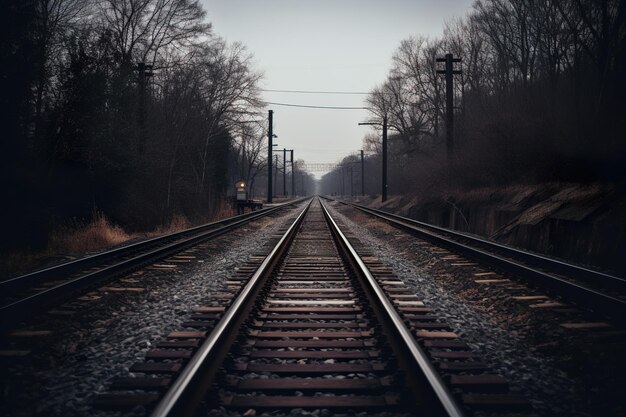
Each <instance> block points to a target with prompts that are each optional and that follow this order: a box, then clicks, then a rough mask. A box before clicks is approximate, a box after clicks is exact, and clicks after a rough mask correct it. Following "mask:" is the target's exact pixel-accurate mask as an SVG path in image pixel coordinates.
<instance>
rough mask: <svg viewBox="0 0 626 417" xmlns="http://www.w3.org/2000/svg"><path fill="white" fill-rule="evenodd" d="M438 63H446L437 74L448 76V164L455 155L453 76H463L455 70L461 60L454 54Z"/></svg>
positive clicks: (459, 71)
mask: <svg viewBox="0 0 626 417" xmlns="http://www.w3.org/2000/svg"><path fill="white" fill-rule="evenodd" d="M437 62H445V63H446V68H445V69H444V70H437V74H445V76H446V157H447V158H448V162H450V161H451V160H452V156H453V154H454V85H453V75H454V74H461V70H455V69H454V63H455V62H461V58H453V57H452V54H446V57H445V58H437Z"/></svg>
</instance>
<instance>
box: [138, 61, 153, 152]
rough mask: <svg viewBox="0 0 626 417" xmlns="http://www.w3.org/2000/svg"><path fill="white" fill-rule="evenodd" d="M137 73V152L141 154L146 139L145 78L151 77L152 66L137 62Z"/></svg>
mask: <svg viewBox="0 0 626 417" xmlns="http://www.w3.org/2000/svg"><path fill="white" fill-rule="evenodd" d="M137 72H138V73H139V152H141V153H143V151H144V149H145V146H146V142H147V137H148V131H147V129H146V84H147V82H146V78H147V77H152V75H153V74H152V65H146V63H145V62H139V63H137Z"/></svg>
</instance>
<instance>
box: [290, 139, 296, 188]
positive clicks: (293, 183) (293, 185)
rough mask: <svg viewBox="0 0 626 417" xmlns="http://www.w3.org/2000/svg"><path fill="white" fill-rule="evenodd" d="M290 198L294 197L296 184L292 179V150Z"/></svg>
mask: <svg viewBox="0 0 626 417" xmlns="http://www.w3.org/2000/svg"><path fill="white" fill-rule="evenodd" d="M291 196H292V197H295V196H296V183H295V182H294V178H293V149H292V150H291Z"/></svg>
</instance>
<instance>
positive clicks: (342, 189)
mask: <svg viewBox="0 0 626 417" xmlns="http://www.w3.org/2000/svg"><path fill="white" fill-rule="evenodd" d="M344 177H345V175H344V174H343V165H342V166H341V196H342V197H343V196H344V195H345V191H344Z"/></svg>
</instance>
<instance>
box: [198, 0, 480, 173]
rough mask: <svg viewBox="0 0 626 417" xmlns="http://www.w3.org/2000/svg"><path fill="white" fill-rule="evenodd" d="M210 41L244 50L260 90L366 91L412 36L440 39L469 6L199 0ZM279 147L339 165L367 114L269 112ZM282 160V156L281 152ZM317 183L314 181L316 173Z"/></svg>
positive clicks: (357, 144)
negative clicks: (240, 46) (256, 72)
mask: <svg viewBox="0 0 626 417" xmlns="http://www.w3.org/2000/svg"><path fill="white" fill-rule="evenodd" d="M202 1H203V4H204V7H205V10H206V11H207V20H208V21H210V22H211V23H212V24H213V29H214V31H215V33H216V34H218V35H220V36H222V37H223V38H225V39H226V40H227V41H229V42H235V41H239V42H242V43H244V44H245V45H246V46H247V47H248V50H249V51H250V52H251V53H252V54H254V61H255V64H256V68H257V69H258V70H261V71H262V72H263V73H264V80H263V83H262V86H263V88H265V89H278V90H313V91H354V92H367V91H369V90H370V89H371V88H372V87H374V86H376V85H377V84H380V83H382V82H383V81H384V80H385V77H386V75H387V72H388V71H389V68H390V65H391V55H392V53H393V52H394V50H395V49H396V48H397V47H398V45H399V43H400V41H401V40H402V39H405V38H407V37H409V36H411V35H417V34H423V35H427V36H431V37H437V36H440V35H441V33H442V30H443V26H444V23H445V22H446V21H449V20H450V19H453V18H455V17H462V16H464V15H465V14H466V13H467V12H468V11H469V10H470V8H471V4H472V2H473V0H445V1H442V0H314V1H313V0H202ZM263 97H264V99H265V100H266V101H271V102H280V103H293V104H304V105H321V106H350V107H351V106H354V107H362V106H363V105H364V103H363V100H364V98H365V96H364V95H330V94H287V93H275V92H264V93H263ZM268 109H272V110H274V132H275V133H276V134H277V135H278V139H275V140H276V141H277V143H278V144H279V148H280V149H282V148H283V147H286V148H288V149H290V148H293V149H294V150H295V151H294V152H295V155H294V157H295V159H304V160H305V161H307V162H308V163H312V162H330V163H332V162H337V161H339V160H340V159H341V158H342V157H343V156H345V155H348V154H350V153H353V152H357V151H358V150H359V149H361V148H362V143H363V137H364V135H365V134H366V133H367V131H368V128H367V127H364V126H358V125H357V123H358V122H359V121H363V120H365V119H366V118H367V116H368V114H367V111H366V110H321V109H300V108H289V107H282V106H277V105H270V106H269V107H268ZM281 154H282V153H281ZM317 175H318V176H319V174H317Z"/></svg>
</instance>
